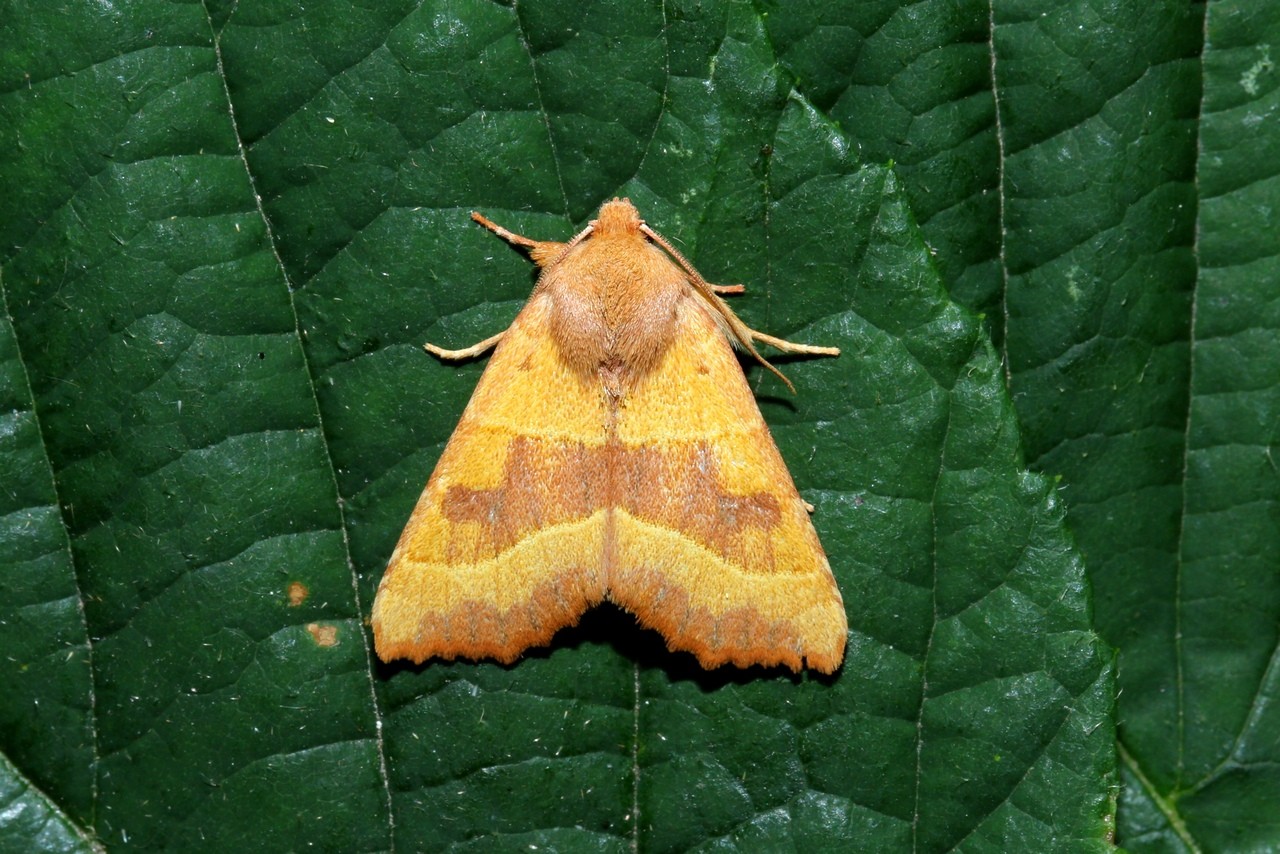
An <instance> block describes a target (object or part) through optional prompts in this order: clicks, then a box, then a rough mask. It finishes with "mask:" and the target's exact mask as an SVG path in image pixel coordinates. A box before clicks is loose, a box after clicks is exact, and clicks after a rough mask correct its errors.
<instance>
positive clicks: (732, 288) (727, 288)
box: [707, 282, 747, 294]
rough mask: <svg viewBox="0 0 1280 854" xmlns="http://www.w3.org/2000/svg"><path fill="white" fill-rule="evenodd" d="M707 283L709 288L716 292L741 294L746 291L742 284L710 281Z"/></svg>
mask: <svg viewBox="0 0 1280 854" xmlns="http://www.w3.org/2000/svg"><path fill="white" fill-rule="evenodd" d="M707 284H708V285H709V286H710V288H711V290H713V291H715V292H716V293H718V294H742V293H746V292H747V289H746V287H744V286H743V285H712V284H711V283H710V282H708V283H707Z"/></svg>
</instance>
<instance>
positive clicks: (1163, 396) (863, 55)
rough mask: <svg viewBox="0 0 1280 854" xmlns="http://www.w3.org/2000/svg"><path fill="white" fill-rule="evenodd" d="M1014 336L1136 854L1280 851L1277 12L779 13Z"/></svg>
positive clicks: (1127, 2) (1022, 413)
mask: <svg viewBox="0 0 1280 854" xmlns="http://www.w3.org/2000/svg"><path fill="white" fill-rule="evenodd" d="M769 28H770V31H771V35H773V37H774V43H775V44H776V45H777V48H778V52H779V54H780V56H782V57H783V59H784V62H785V64H786V65H787V67H789V68H792V69H794V70H795V73H796V74H797V76H798V77H799V78H800V80H801V81H802V82H801V89H802V91H803V92H804V93H805V94H806V96H808V97H810V98H812V99H813V100H814V101H815V103H817V104H818V105H819V106H821V107H822V108H823V109H826V110H828V111H829V112H830V114H831V115H832V116H833V117H834V118H835V119H836V120H837V121H839V122H840V124H841V127H842V128H843V129H844V130H845V131H846V132H847V133H848V134H849V135H850V136H851V137H852V138H853V139H854V140H856V141H857V142H858V143H859V144H860V145H861V146H862V149H863V151H864V152H866V153H868V154H870V155H871V156H873V157H880V158H883V157H893V158H894V159H895V161H896V162H897V163H898V170H899V173H900V174H901V175H902V176H903V178H904V184H905V186H906V189H907V192H908V193H909V195H910V197H911V199H912V204H913V209H914V210H915V212H916V214H917V216H919V217H920V219H921V221H922V228H923V230H924V232H925V234H926V236H927V237H928V239H929V241H930V243H931V245H933V246H934V247H935V248H936V249H937V250H938V261H939V266H940V268H941V269H942V270H943V271H944V272H945V274H946V276H947V278H948V281H949V283H950V284H951V287H952V292H953V294H954V295H955V296H956V297H957V299H959V300H960V301H961V302H964V303H965V304H967V305H970V306H971V307H974V308H976V309H978V310H981V311H984V312H986V313H987V321H988V323H990V324H991V326H992V328H993V333H994V334H995V336H996V340H997V341H999V342H1002V348H1003V356H1004V360H1005V362H1006V365H1007V370H1008V374H1009V382H1010V386H1011V388H1012V390H1013V393H1014V400H1015V402H1016V404H1017V408H1018V415H1019V419H1020V421H1021V423H1022V425H1023V429H1024V436H1025V440H1026V446H1027V452H1028V456H1029V458H1030V459H1031V461H1032V466H1033V468H1036V469H1039V470H1041V471H1045V472H1048V473H1061V475H1062V478H1063V486H1064V491H1063V496H1064V498H1065V499H1066V500H1067V501H1068V503H1069V506H1070V520H1071V523H1072V528H1073V529H1074V531H1075V533H1076V535H1077V537H1078V539H1079V542H1080V544H1081V548H1082V550H1083V551H1084V554H1085V557H1086V560H1087V562H1088V564H1089V567H1090V575H1091V579H1092V582H1093V586H1094V590H1095V592H1096V594H1097V599H1096V604H1097V611H1096V624H1097V626H1098V628H1099V630H1100V632H1101V633H1102V634H1103V636H1104V638H1105V639H1106V640H1107V641H1109V642H1110V643H1112V644H1114V645H1115V646H1116V647H1118V648H1119V651H1120V658H1119V682H1120V692H1119V717H1118V719H1119V721H1120V725H1121V729H1120V740H1121V756H1122V759H1123V762H1124V767H1125V780H1126V784H1125V789H1124V794H1123V797H1122V799H1121V803H1120V810H1119V817H1120V827H1119V834H1118V837H1119V841H1120V842H1122V843H1123V844H1124V845H1126V847H1128V848H1129V849H1130V850H1135V851H1144V850H1161V851H1163V850H1188V851H1194V850H1244V849H1271V848H1275V847H1277V846H1280V820H1277V817H1276V811H1275V809H1274V806H1273V805H1274V803H1275V802H1276V799H1277V797H1278V796H1280V785H1278V780H1280V778H1277V775H1276V773H1275V771H1274V768H1275V767H1276V761H1277V759H1280V752H1278V751H1277V747H1276V745H1277V741H1276V738H1275V733H1276V732H1277V726H1278V721H1277V717H1276V713H1275V710H1274V703H1271V702H1270V698H1271V697H1272V696H1273V695H1274V694H1275V680H1276V668H1275V665H1274V662H1275V660H1276V650H1277V640H1278V629H1277V626H1280V582H1278V579H1280V573H1277V561H1276V557H1275V556H1276V554H1278V553H1280V551H1278V550H1277V546H1278V545H1280V543H1278V542H1277V536H1278V535H1280V533H1278V532H1280V526H1278V525H1277V524H1276V521H1277V520H1276V513H1275V507H1276V506H1277V503H1278V501H1277V499H1280V480H1278V479H1277V477H1276V472H1277V467H1276V465H1275V462H1274V460H1273V456H1274V447H1275V444H1276V436H1277V424H1280V421H1277V416H1276V409H1277V407H1276V403H1275V400H1276V391H1275V389H1276V388H1277V386H1278V385H1280V383H1278V382H1277V380H1278V379H1280V377H1277V375H1276V370H1275V366H1276V365H1277V364H1280V358H1278V357H1277V350H1278V347H1277V343H1278V341H1277V335H1276V331H1275V330H1276V327H1277V324H1276V319H1275V311H1274V305H1275V304H1276V302H1277V282H1280V276H1278V275H1277V269H1276V263H1275V260H1274V259H1275V258H1276V257H1277V256H1278V255H1280V252H1278V251H1277V239H1278V238H1277V235H1278V234H1280V230H1278V229H1277V228H1276V221H1275V211H1276V210H1277V207H1278V206H1280V189H1277V187H1278V186H1280V185H1278V184H1277V180H1276V175H1277V169H1278V168H1280V167H1278V166H1277V164H1280V157H1277V151H1276V149H1277V140H1278V139H1280V134H1277V133H1276V131H1275V128H1274V124H1275V123H1274V121H1272V118H1273V117H1274V115H1275V113H1276V109H1277V107H1276V104H1277V97H1278V96H1277V92H1278V91H1280V86H1278V82H1280V74H1277V70H1276V64H1275V58H1274V57H1275V50H1276V47H1275V46H1276V45H1277V44H1278V43H1280V11H1277V9H1276V7H1275V4H1258V3H1248V2H1223V3H1213V4H1198V3H1196V4H1186V3H1178V2H1172V0H1167V2H1157V3H1150V2H1139V0H1117V2H1108V3H1104V4H1098V3H1088V2H1068V3H1060V2H1016V3H995V4H990V5H986V4H983V5H981V6H979V4H968V5H964V6H961V5H957V4H941V3H923V4H902V5H901V6H899V5H897V4H865V3H848V4H833V3H823V4H814V5H813V7H812V8H811V9H810V10H808V12H807V13H804V12H801V11H800V10H799V9H798V8H797V7H795V6H792V5H789V6H788V8H787V13H786V14H776V15H772V16H771V17H770V18H769Z"/></svg>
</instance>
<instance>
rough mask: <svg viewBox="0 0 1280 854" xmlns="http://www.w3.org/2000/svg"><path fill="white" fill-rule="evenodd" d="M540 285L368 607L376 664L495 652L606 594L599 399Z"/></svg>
mask: <svg viewBox="0 0 1280 854" xmlns="http://www.w3.org/2000/svg"><path fill="white" fill-rule="evenodd" d="M549 309H550V306H549V303H548V301H547V298H546V297H545V296H540V295H535V296H534V297H533V298H532V299H531V300H530V301H529V303H528V304H527V305H526V306H525V308H524V309H523V310H522V311H521V312H520V314H519V315H518V316H517V317H516V319H515V321H514V322H513V323H512V324H511V327H510V328H509V329H508V330H507V332H506V333H505V334H504V335H503V338H502V340H501V341H500V343H499V344H498V347H497V349H496V350H495V352H494V353H493V356H492V357H491V359H490V362H489V365H488V367H487V368H486V369H485V371H484V374H483V375H482V376H481V378H480V381H479V383H478V384H477V385H476V390H475V392H474V394H473V395H472V398H471V402H470V403H468V404H467V408H466V410H465V411H464V412H463V415H462V418H461V420H460V421H459V423H458V426H457V429H456V430H454V433H453V436H452V437H451V438H450V439H449V442H448V445H447V446H446V447H445V450H444V453H443V454H442V455H441V457H440V461H439V463H437V465H436V469H435V472H434V473H433V474H432V475H431V479H430V480H429V481H428V482H427V486H426V489H424V490H423V493H422V496H421V497H420V498H419V499H418V503H417V506H416V507H415V508H414V511H413V514H412V516H411V517H410V518H409V522H408V524H407V525H406V526H405V529H404V533H403V534H401V536H400V541H399V544H398V545H397V546H396V549H395V551H394V553H393V554H392V556H391V561H390V563H389V565H388V566H387V571H386V574H385V575H384V576H383V578H382V583H381V584H380V585H379V588H378V595H377V598H376V599H375V600H374V603H373V615H372V619H371V623H372V626H373V635H374V645H375V647H376V649H377V652H378V656H379V658H381V659H382V660H383V661H390V660H392V659H395V658H409V659H412V660H413V661H415V662H418V663H420V662H422V661H424V660H426V659H427V658H431V657H435V656H438V657H440V658H446V659H452V658H456V657H463V658H473V659H474V658H496V659H498V660H499V661H503V662H510V661H514V660H515V659H516V658H517V657H518V656H519V655H520V653H521V652H523V651H524V650H525V649H527V648H528V647H530V646H536V645H541V644H545V643H547V642H548V641H549V640H550V639H551V637H552V635H554V634H555V632H556V631H557V630H558V629H560V628H562V627H564V626H569V625H574V624H576V623H577V621H578V618H579V617H580V616H581V615H582V613H583V612H584V611H585V610H586V609H587V608H589V607H590V606H592V605H594V604H596V603H598V602H600V601H601V600H602V599H603V597H604V575H603V568H602V560H601V556H602V555H603V553H604V530H605V521H604V519H605V511H604V509H603V503H602V502H603V498H602V495H601V494H599V493H600V492H601V491H602V490H603V483H604V473H603V471H602V470H600V467H601V466H603V464H604V463H603V459H604V452H603V448H604V445H605V424H606V418H605V413H604V401H603V399H602V395H601V394H600V392H599V390H598V389H596V390H592V389H591V388H589V387H588V386H587V385H586V384H584V383H583V382H582V381H581V380H580V379H578V378H577V377H575V376H574V375H573V374H571V373H570V372H569V371H568V370H567V369H566V368H565V366H564V363H563V360H562V359H560V358H559V357H558V355H557V353H556V349H555V344H554V342H553V341H552V339H551V337H550V334H549V330H548V314H549Z"/></svg>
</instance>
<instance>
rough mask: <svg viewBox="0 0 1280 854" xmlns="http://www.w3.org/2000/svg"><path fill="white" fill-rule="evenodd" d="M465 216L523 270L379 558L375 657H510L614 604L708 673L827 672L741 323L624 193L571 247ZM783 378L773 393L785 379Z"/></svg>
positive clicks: (810, 542)
mask: <svg viewBox="0 0 1280 854" xmlns="http://www.w3.org/2000/svg"><path fill="white" fill-rule="evenodd" d="M472 218H473V219H474V220H475V221H476V222H478V223H480V224H481V225H483V226H484V227H485V228H488V229H489V230H490V231H492V232H494V233H495V234H497V235H498V236H499V237H501V238H502V239H503V240H506V241H507V242H509V243H511V244H512V245H514V246H517V247H520V248H522V249H525V250H527V251H528V254H529V256H530V257H531V258H532V260H533V261H534V263H535V264H537V265H538V266H539V267H540V268H541V274H540V276H539V278H538V281H537V285H536V286H535V287H534V289H533V294H532V295H531V296H530V298H529V301H528V303H527V304H526V305H525V306H524V308H523V309H522V310H521V311H520V313H519V315H518V316H517V317H516V319H515V320H514V321H513V322H512V324H511V325H510V327H508V328H507V329H506V330H504V331H503V332H500V333H498V334H497V335H494V336H493V337H491V338H489V339H487V340H484V341H481V342H480V343H478V344H476V345H474V346H472V347H468V348H466V349H461V350H446V349H442V348H440V347H436V346H434V345H431V344H428V345H426V347H427V350H429V351H430V352H431V353H433V354H435V355H436V356H438V357H440V358H442V359H449V360H456V359H469V358H473V357H476V356H479V355H481V354H483V353H485V352H487V351H488V350H490V349H493V351H494V352H493V356H492V358H491V359H490V361H489V364H488V366H487V367H486V369H485V371H484V373H483V375H482V376H481V377H480V381H479V383H478V385H477V386H476V389H475V393H474V394H473V396H472V398H471V402H470V403H469V404H468V405H467V408H466V410H465V411H464V412H463V414H462V419H461V421H459V423H458V426H457V429H456V430H455V431H454V433H453V436H452V438H451V439H450V440H449V443H448V445H447V446H446V447H445V450H444V453H443V455H442V456H441V457H440V461H439V463H438V464H437V466H436V469H435V472H434V473H433V474H432V475H431V478H430V480H429V481H428V482H427V486H426V489H425V490H424V491H423V493H422V497H421V498H420V499H419V500H418V503H417V506H416V507H415V508H414V510H413V514H412V516H410V518H409V522H408V524H407V525H406V526H405V529H404V533H403V534H402V535H401V537H400V541H399V544H398V545H397V546H396V548H395V552H394V553H393V554H392V556H391V561H390V564H389V565H388V567H387V571H386V574H385V575H384V577H383V579H382V582H381V585H380V586H379V588H378V594H377V598H376V599H375V601H374V605H373V615H372V620H371V622H372V626H373V634H374V641H375V647H376V649H377V653H378V656H379V657H380V658H382V660H384V661H390V660H393V659H396V658H408V659H412V660H413V661H414V662H417V663H421V662H423V661H425V660H427V659H429V658H433V657H438V658H442V659H454V658H459V657H461V658H467V659H485V658H492V659H497V660H498V661H500V662H504V663H510V662H512V661H514V660H515V659H516V658H518V657H519V656H520V654H521V653H522V652H524V651H525V650H527V649H528V648H530V647H533V646H540V645H545V644H547V643H549V642H550V641H551V638H552V636H553V635H554V634H555V633H556V631H557V630H559V629H561V628H563V627H566V626H571V625H575V624H576V623H577V622H578V620H579V618H580V617H581V616H582V614H583V613H584V612H585V611H586V610H587V609H588V608H591V607H592V606H594V605H596V604H598V603H600V602H603V601H610V602H614V603H616V604H617V605H619V606H621V607H622V608H624V609H626V610H627V611H629V612H631V613H632V614H633V615H635V617H636V618H637V619H638V620H639V622H640V623H641V624H642V625H644V626H646V627H648V628H652V629H656V630H657V631H658V632H660V633H661V634H662V636H663V638H664V639H665V640H666V642H667V645H668V647H669V648H670V649H672V650H684V651H687V652H690V653H692V654H693V655H694V656H696V658H697V660H698V662H699V663H700V664H701V665H702V666H703V667H705V668H714V667H717V666H720V665H723V664H733V665H736V666H739V667H746V666H749V665H755V664H759V665H765V666H776V665H782V666H785V667H789V668H791V669H792V670H795V671H799V670H800V669H801V668H802V667H806V666H807V667H809V668H812V669H814V670H817V671H819V672H822V673H831V672H833V671H835V669H836V668H837V667H839V665H840V662H841V660H842V659H843V657H844V648H845V641H846V636H847V633H848V626H847V622H846V618H845V611H844V604H843V602H842V600H841V598H840V591H839V589H838V588H837V586H836V582H835V579H834V577H833V576H832V574H831V568H830V565H829V564H828V561H827V557H826V555H825V553H824V552H823V550H822V545H821V544H820V543H819V542H818V536H817V533H816V532H815V531H814V528H813V524H812V523H811V522H810V520H809V513H810V512H811V511H812V509H813V508H811V507H810V506H809V505H807V504H806V503H805V501H804V500H803V499H802V498H801V497H800V495H799V493H798V492H797V491H796V487H795V484H794V483H793V482H792V479H791V476H790V474H789V473H788V471H787V468H786V466H785V464H784V463H783V461H782V457H781V456H780V455H779V453H778V449H777V447H776V445H775V444H774V442H773V439H772V437H771V436H770V434H769V429H768V427H767V426H766V425H765V422H764V418H763V417H762V416H761V414H760V410H759V408H758V407H757V405H756V402H755V398H754V397H753V395H752V393H751V389H750V387H749V386H748V385H747V380H746V377H745V375H744V373H743V368H742V365H741V364H740V363H739V361H738V358H737V355H736V354H735V352H734V348H735V347H737V348H740V349H741V350H743V351H745V353H747V354H748V355H750V356H752V357H754V358H755V359H756V360H757V361H759V362H760V363H761V364H762V365H764V366H765V367H766V368H768V369H769V370H771V371H773V372H774V373H775V374H777V375H778V376H779V377H781V378H782V379H783V381H784V382H787V380H786V378H785V377H783V376H782V374H781V373H780V372H778V370H777V369H776V368H774V367H773V366H772V365H770V364H769V363H768V362H767V361H766V360H765V359H764V357H763V356H761V355H760V353H759V352H758V351H757V349H756V346H755V345H756V344H757V343H761V344H767V345H769V346H771V347H774V348H776V349H778V350H780V351H782V352H784V353H803V354H812V355H830V356H836V355H839V351H838V350H837V349H835V348H834V347H817V346H811V345H806V344H795V343H791V342H789V341H784V340H782V339H780V338H775V337H773V336H771V335H766V334H764V333H762V332H758V331H756V330H754V329H751V328H749V327H748V326H747V325H746V324H745V323H743V322H742V321H741V320H740V319H739V318H738V317H737V315H735V314H734V313H733V311H732V310H731V309H730V308H729V306H728V305H727V304H726V303H725V301H724V300H723V299H721V297H720V294H727V293H738V292H741V291H742V286H740V285H730V286H717V285H711V284H708V283H707V282H706V281H705V280H704V279H703V278H702V276H701V275H699V273H698V271H697V270H695V269H694V268H693V265H691V264H690V263H689V262H688V261H687V260H686V259H685V258H684V256H683V255H681V254H680V252H678V251H677V250H676V249H675V248H674V247H673V246H672V245H671V244H670V243H668V242H667V241H666V240H665V239H664V238H663V237H662V236H660V235H659V234H657V233H656V232H655V231H654V230H653V229H651V228H650V227H649V226H648V225H646V224H645V222H644V221H643V220H642V219H641V218H640V215H639V213H638V212H637V211H636V209H635V207H634V206H633V205H632V204H631V202H630V201H629V200H627V199H614V200H613V201H610V202H608V203H606V204H605V205H604V206H603V207H601V209H600V212H599V214H598V215H597V217H596V219H594V220H592V221H591V222H590V224H588V225H587V227H586V228H584V229H583V230H582V231H581V232H580V233H578V234H577V236H575V237H574V238H573V239H572V240H570V241H569V242H568V243H557V242H548V241H538V240H532V239H530V238H527V237H523V236H521V235H518V234H515V233H513V232H510V231H508V230H507V229H505V228H502V227H501V226H499V225H496V224H494V223H493V222H490V221H489V220H488V219H486V218H484V217H483V216H481V215H479V214H475V213H473V214H472ZM787 385H788V386H790V383H789V382H787Z"/></svg>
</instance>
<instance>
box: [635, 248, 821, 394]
mask: <svg viewBox="0 0 1280 854" xmlns="http://www.w3.org/2000/svg"><path fill="white" fill-rule="evenodd" d="M640 230H641V231H642V232H644V233H645V235H647V236H648V237H649V239H650V240H652V241H653V242H654V243H656V244H658V245H659V246H661V247H662V248H663V249H664V250H666V252H667V254H668V255H670V256H671V257H672V258H674V259H676V263H678V264H679V265H680V266H681V267H682V268H684V271H685V272H686V273H688V274H689V282H690V283H691V284H692V285H693V287H694V290H696V291H697V292H698V293H699V294H701V296H702V297H703V298H704V299H705V300H706V301H707V303H708V304H709V305H710V306H711V307H712V308H714V309H715V310H716V312H717V313H718V314H719V315H720V319H721V321H722V323H723V325H724V327H725V329H726V330H727V331H728V333H729V336H730V337H731V338H732V339H733V340H734V341H735V342H736V343H737V344H738V346H740V347H741V348H742V349H744V350H746V351H747V352H748V353H750V354H751V355H752V356H753V357H754V358H755V360H756V361H757V362H759V363H760V364H762V365H764V366H765V367H766V368H768V369H769V370H770V371H772V372H773V374H774V376H776V377H777V378H778V379H780V380H782V381H783V383H785V384H786V386H787V388H789V389H791V393H792V394H795V392H796V387H795V386H793V385H792V384H791V380H789V379H787V377H786V375H785V374H783V373H782V371H780V370H778V369H777V368H775V367H774V366H773V364H772V363H770V362H769V360H768V359H766V358H765V357H764V356H761V355H760V351H759V350H757V349H756V347H755V343H754V342H755V341H760V342H762V343H764V344H768V345H769V346H770V347H775V348H777V349H779V350H781V351H782V352H784V353H808V354H810V355H816V356H839V355H840V351H839V349H837V348H835V347H817V346H814V345H811V344H795V343H793V342H791V341H784V340H783V339H781V338H775V337H774V336H772V335H766V334H765V333H763V332H757V331H756V330H754V329H752V328H751V327H750V326H747V324H745V323H743V322H742V319H741V318H739V317H738V315H736V314H734V313H733V309H731V308H729V305H728V303H726V302H725V301H724V300H722V299H720V297H719V296H718V295H717V294H716V291H717V287H716V286H715V285H712V284H708V282H707V280H706V279H704V278H702V274H701V273H699V272H698V271H697V270H695V269H694V267H693V265H692V264H690V263H689V260H688V259H687V258H685V257H684V256H683V255H681V254H680V251H679V250H678V249H676V248H675V247H674V246H672V245H671V244H670V243H668V242H667V240H666V238H664V237H663V236H662V235H661V234H658V232H656V231H654V230H653V229H652V228H650V227H649V226H648V224H647V223H641V224H640ZM721 287H724V288H735V287H736V288H738V289H739V290H736V291H732V290H731V291H722V293H740V292H741V291H743V290H745V288H743V286H742V285H723V286H721Z"/></svg>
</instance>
